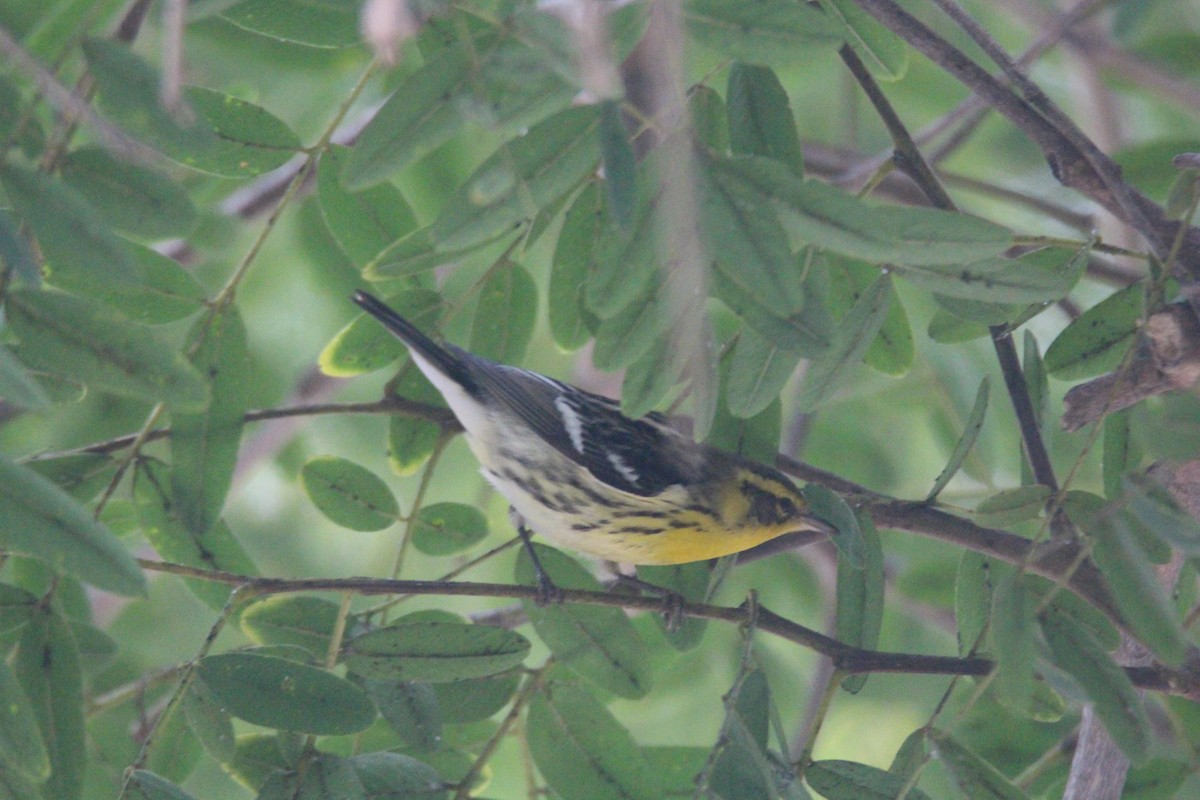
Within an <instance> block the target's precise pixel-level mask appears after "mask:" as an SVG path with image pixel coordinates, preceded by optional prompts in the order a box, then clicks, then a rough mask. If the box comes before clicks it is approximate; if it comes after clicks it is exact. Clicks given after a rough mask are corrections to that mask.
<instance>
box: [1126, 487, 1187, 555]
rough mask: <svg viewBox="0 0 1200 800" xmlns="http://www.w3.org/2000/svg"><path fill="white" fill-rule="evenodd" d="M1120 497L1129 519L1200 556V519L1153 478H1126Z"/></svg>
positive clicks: (1161, 539)
mask: <svg viewBox="0 0 1200 800" xmlns="http://www.w3.org/2000/svg"><path fill="white" fill-rule="evenodd" d="M1118 499H1119V500H1120V501H1122V502H1124V503H1125V504H1126V505H1127V507H1128V518H1129V519H1131V520H1133V521H1134V523H1135V524H1140V526H1141V527H1143V528H1144V529H1145V530H1146V531H1147V532H1148V533H1149V534H1150V535H1152V536H1154V537H1155V538H1157V539H1158V540H1160V541H1162V542H1165V543H1167V544H1169V545H1171V547H1173V548H1175V549H1178V550H1179V551H1180V552H1182V553H1184V554H1185V555H1188V556H1196V555H1200V521H1197V519H1196V518H1195V517H1193V516H1192V515H1191V514H1189V513H1188V512H1187V510H1186V509H1183V508H1180V507H1179V505H1178V504H1176V502H1175V499H1174V498H1173V497H1172V496H1171V494H1170V493H1169V492H1168V491H1167V490H1166V489H1165V488H1164V487H1162V486H1160V485H1159V484H1158V483H1156V482H1155V481H1154V480H1153V479H1152V478H1148V477H1146V476H1130V477H1128V478H1126V479H1125V480H1124V481H1122V492H1121V494H1120V496H1119V498H1118Z"/></svg>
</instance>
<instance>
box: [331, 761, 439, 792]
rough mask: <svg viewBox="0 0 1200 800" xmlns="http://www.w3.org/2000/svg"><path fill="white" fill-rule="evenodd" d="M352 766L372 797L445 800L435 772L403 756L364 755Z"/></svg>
mask: <svg viewBox="0 0 1200 800" xmlns="http://www.w3.org/2000/svg"><path fill="white" fill-rule="evenodd" d="M350 764H351V766H353V767H354V771H355V772H356V773H358V779H359V781H361V782H362V786H363V789H364V790H365V791H366V794H367V797H369V798H379V800H392V798H395V800H408V799H409V798H412V800H444V798H445V797H446V794H447V790H446V788H445V781H444V780H443V779H442V776H441V775H440V774H438V771H437V770H436V769H434V768H433V767H432V766H430V765H428V764H425V763H423V762H421V761H418V760H417V759H415V758H411V757H409V756H406V755H403V754H401V753H389V752H384V751H377V752H374V753H362V754H360V755H356V756H354V757H353V758H351V759H350Z"/></svg>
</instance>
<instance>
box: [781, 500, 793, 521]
mask: <svg viewBox="0 0 1200 800" xmlns="http://www.w3.org/2000/svg"><path fill="white" fill-rule="evenodd" d="M796 511H797V509H796V504H795V503H793V502H792V499H791V498H790V497H781V498H779V513H780V514H781V515H783V518H784V519H788V518H789V517H794V516H796Z"/></svg>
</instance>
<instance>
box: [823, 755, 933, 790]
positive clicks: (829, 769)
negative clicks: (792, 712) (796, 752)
mask: <svg viewBox="0 0 1200 800" xmlns="http://www.w3.org/2000/svg"><path fill="white" fill-rule="evenodd" d="M804 778H805V780H807V781H808V785H809V786H811V787H812V788H814V789H816V790H817V791H818V792H820V793H821V795H822V796H824V797H826V798H828V800H894V798H895V797H897V796H898V795H899V793H900V790H901V789H903V788H904V786H905V783H906V781H905V779H904V778H901V777H900V776H898V775H893V774H892V773H890V772H884V771H883V770H881V769H879V768H878V767H871V766H868V765H866V764H858V763H855V762H853V761H835V760H829V761H814V762H813V763H812V764H810V765H809V766H808V769H807V770H805V772H804ZM905 797H906V798H908V800H930V798H929V795H927V794H925V793H924V792H922V791H921V790H920V789H917V788H915V787H914V788H912V789H909V790H908V794H906V795H905Z"/></svg>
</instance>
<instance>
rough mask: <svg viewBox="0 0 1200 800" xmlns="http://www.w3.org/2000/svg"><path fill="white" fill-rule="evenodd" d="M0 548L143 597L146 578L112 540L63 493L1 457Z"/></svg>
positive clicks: (26, 469) (95, 584)
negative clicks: (0, 508) (1, 509)
mask: <svg viewBox="0 0 1200 800" xmlns="http://www.w3.org/2000/svg"><path fill="white" fill-rule="evenodd" d="M0 505H3V507H4V513H3V514H0V549H2V550H7V551H9V552H12V553H19V554H21V555H28V556H32V557H34V558H38V559H41V560H42V561H45V562H46V563H47V564H48V565H49V566H50V567H51V569H54V570H56V571H62V572H65V573H67V574H68V575H73V576H75V577H78V578H79V579H80V580H83V581H86V582H88V583H90V584H92V585H93V586H96V587H98V588H101V589H107V590H108V591H110V592H116V593H117V594H123V595H144V594H145V593H146V579H145V578H144V577H143V576H142V571H141V570H140V569H139V568H138V566H137V563H136V562H135V561H134V560H133V557H132V556H130V555H129V553H128V551H126V549H125V547H124V546H123V545H122V544H121V543H120V542H119V541H117V539H116V537H115V536H113V535H112V533H111V532H109V530H108V529H107V528H105V527H104V526H103V525H101V524H100V523H99V522H96V521H95V520H94V519H93V518H92V515H91V514H90V513H88V511H87V510H86V509H84V508H83V507H82V506H81V505H79V504H78V503H77V502H75V500H73V499H72V498H71V496H70V495H68V494H67V493H66V492H64V491H63V490H62V489H59V488H58V487H57V486H55V485H54V484H53V483H51V482H50V481H48V480H46V479H45V478H43V477H42V476H40V475H38V474H37V473H35V472H34V471H33V470H31V469H29V468H28V467H25V466H22V465H20V464H17V463H15V462H13V461H11V460H9V459H8V458H5V457H4V456H0Z"/></svg>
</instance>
